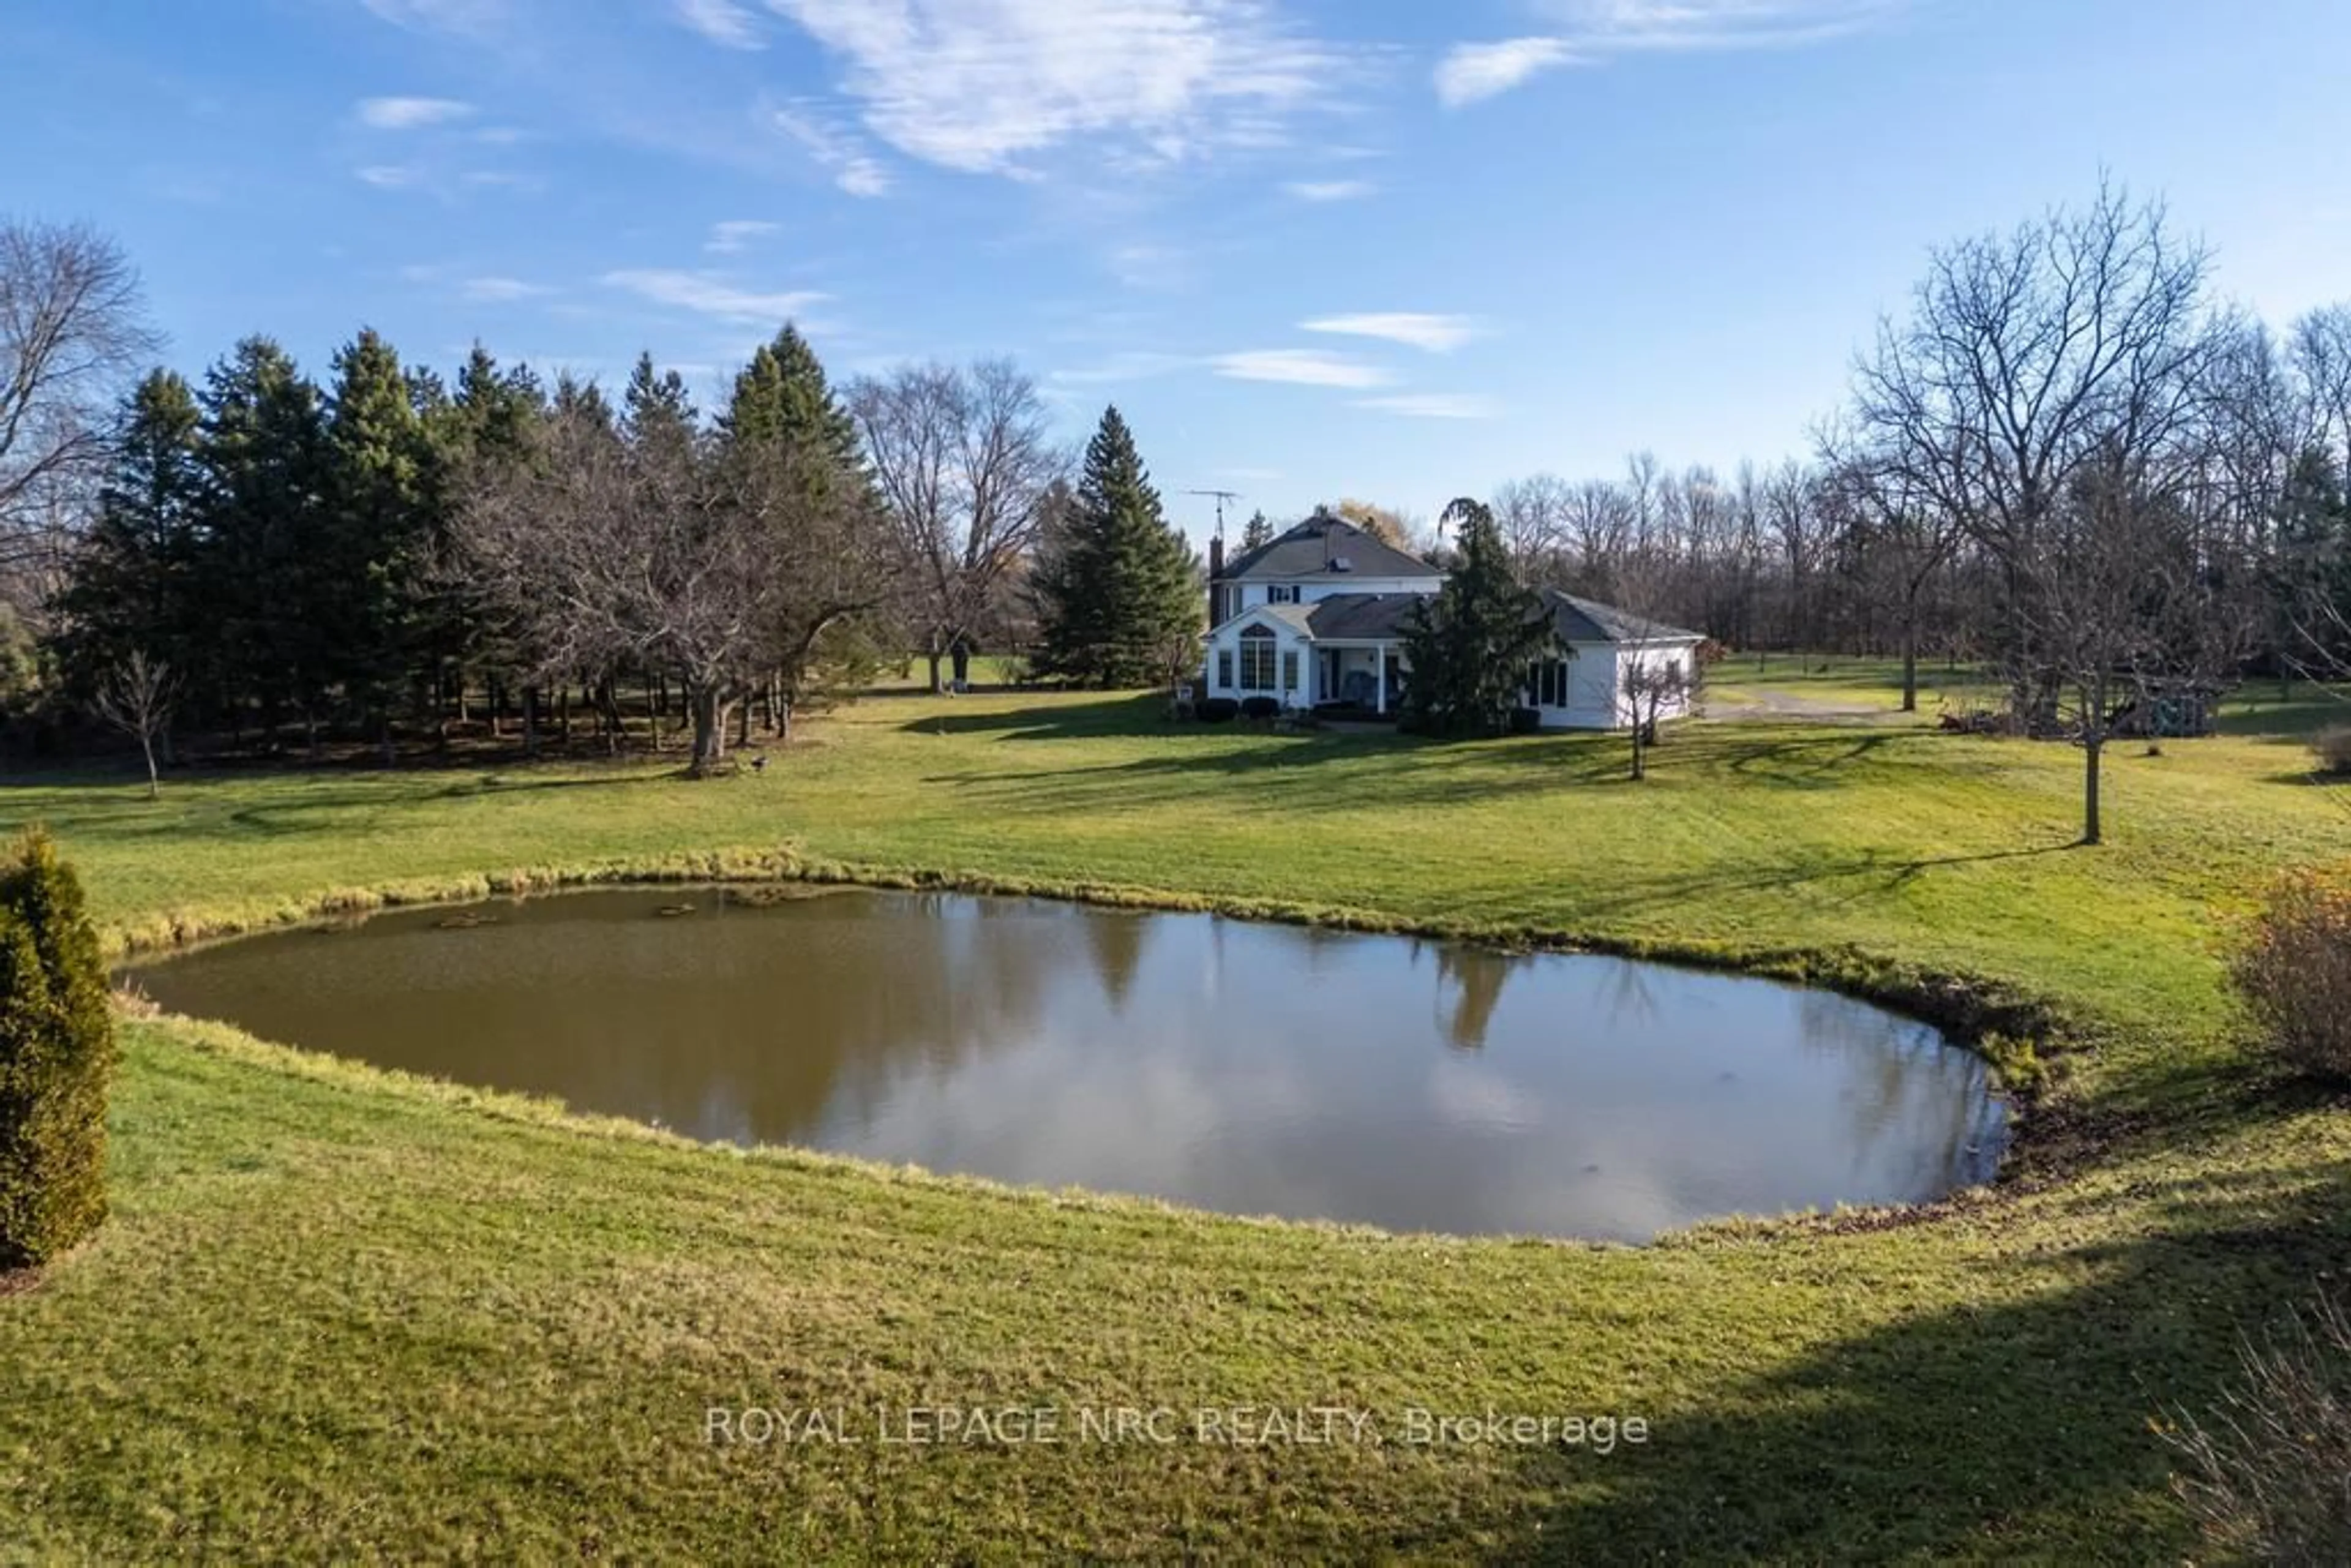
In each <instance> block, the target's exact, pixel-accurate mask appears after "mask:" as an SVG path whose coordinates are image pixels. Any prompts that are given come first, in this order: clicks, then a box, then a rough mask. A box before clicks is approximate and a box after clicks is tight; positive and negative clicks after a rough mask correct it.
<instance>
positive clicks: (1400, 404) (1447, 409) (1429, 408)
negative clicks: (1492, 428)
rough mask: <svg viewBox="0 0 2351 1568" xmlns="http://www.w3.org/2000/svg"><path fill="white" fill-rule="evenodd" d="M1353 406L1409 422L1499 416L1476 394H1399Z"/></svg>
mask: <svg viewBox="0 0 2351 1568" xmlns="http://www.w3.org/2000/svg"><path fill="white" fill-rule="evenodd" d="M1355 406H1356V407H1357V408H1375V409H1378V410H1379V411H1381V412H1382V413H1400V414H1404V415H1405V416H1407V417H1409V418H1413V419H1492V418H1493V417H1495V415H1497V414H1499V413H1501V410H1500V408H1499V406H1497V405H1496V403H1495V402H1494V400H1493V399H1491V398H1489V397H1482V396H1480V395H1479V394H1478V393H1476V392H1399V393H1397V394H1395V396H1392V397H1364V398H1357V399H1356V400H1355Z"/></svg>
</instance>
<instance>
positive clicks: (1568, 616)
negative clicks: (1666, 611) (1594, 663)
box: [1542, 588, 1706, 643]
mask: <svg viewBox="0 0 2351 1568" xmlns="http://www.w3.org/2000/svg"><path fill="white" fill-rule="evenodd" d="M1542 601H1543V608H1544V609H1545V610H1548V611H1549V612H1551V623H1552V626H1553V627H1554V628H1556V629H1557V631H1558V632H1559V640H1560V641H1561V642H1562V643H1703V642H1705V641H1706V633H1705V632H1691V631H1688V630H1687V629H1685V628H1683V627H1679V626H1668V625H1667V624H1666V623H1665V622H1662V621H1652V620H1650V619H1648V617H1646V616H1644V615H1635V614H1634V613H1633V612H1631V611H1629V610H1619V609H1617V608H1616V607H1615V606H1614V605H1613V604H1603V603H1601V602H1600V601H1598V600H1596V599H1578V598H1577V597H1576V596H1575V595H1574V594H1573V593H1562V592H1561V591H1559V590H1558V589H1556V588H1546V589H1544V590H1543V591H1542Z"/></svg>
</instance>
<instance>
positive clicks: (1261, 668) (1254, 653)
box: [1240, 626, 1274, 692]
mask: <svg viewBox="0 0 2351 1568" xmlns="http://www.w3.org/2000/svg"><path fill="white" fill-rule="evenodd" d="M1273 644H1274V633H1273V630H1272V628H1270V627H1267V626H1244V627H1242V628H1241V685H1240V689H1241V690H1243V691H1245V692H1270V691H1271V690H1273V664H1274V660H1273Z"/></svg>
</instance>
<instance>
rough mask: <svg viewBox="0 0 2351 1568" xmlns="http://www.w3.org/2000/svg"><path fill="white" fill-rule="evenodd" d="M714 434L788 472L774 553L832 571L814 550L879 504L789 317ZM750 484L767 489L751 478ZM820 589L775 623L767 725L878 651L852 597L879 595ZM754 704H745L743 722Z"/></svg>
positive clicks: (739, 386)
mask: <svg viewBox="0 0 2351 1568" xmlns="http://www.w3.org/2000/svg"><path fill="white" fill-rule="evenodd" d="M717 424H718V434H719V440H720V442H721V444H722V445H723V447H724V449H725V452H726V459H727V461H728V462H729V463H731V464H734V465H737V472H738V473H743V472H745V471H747V470H750V469H760V468H764V469H766V470H767V471H768V473H770V474H780V475H782V476H785V477H786V479H787V480H788V483H789V488H790V489H791V490H792V491H794V492H797V496H798V499H799V504H798V505H795V506H784V507H776V508H775V509H774V510H773V511H772V512H770V513H769V514H768V516H767V517H765V519H764V521H765V525H766V527H767V528H768V530H769V532H770V534H771V536H772V538H773V539H774V549H773V551H772V552H771V559H772V561H773V562H775V563H777V564H778V565H780V566H781V567H782V568H783V570H789V571H794V572H797V573H798V574H799V575H800V576H801V577H802V578H803V579H807V580H820V579H824V578H827V577H829V576H831V572H830V571H828V570H827V565H828V563H825V562H823V561H822V560H820V559H819V558H820V556H821V554H822V552H824V551H826V550H828V549H835V548H838V546H839V544H840V542H841V540H842V539H844V538H850V537H852V536H854V535H855V534H856V533H857V532H858V524H859V523H860V522H861V521H862V520H871V518H870V514H871V513H872V508H873V507H874V505H875V502H874V497H873V496H872V486H871V485H870V483H869V482H868V477H867V474H866V470H865V465H864V461H863V455H862V449H861V448H860V446H859V444H858V438H857V425H856V422H855V420H854V419H853V418H852V415H851V414H850V412H849V410H848V408H847V406H846V405H845V404H844V403H843V402H841V398H840V397H839V396H837V395H836V394H835V393H834V392H833V390H832V386H831V382H829V381H828V380H827V379H826V377H825V373H824V365H823V363H822V361H820V360H819V359H818V358H817V356H816V350H813V349H811V348H810V346H809V342H808V340H807V339H806V338H803V337H802V336H800V331H799V328H797V327H794V326H792V325H790V324H789V323H787V324H786V325H785V327H784V329H783V330H782V331H780V332H778V333H777V334H776V339H775V341H773V342H772V343H764V344H762V345H760V346H759V348H758V349H757V350H754V351H753V353H752V355H751V360H750V362H749V363H748V364H747V365H746V366H744V368H743V369H742V370H741V371H737V373H736V377H735V385H734V390H733V393H732V395H731V396H730V398H729V399H728V401H727V405H726V410H725V411H724V412H723V413H720V415H719V416H718V421H717ZM750 488H751V493H754V494H765V493H767V490H766V488H765V487H764V486H757V485H754V486H751V487H750ZM866 587H867V590H868V591H866V592H861V593H856V594H848V593H842V592H841V591H837V589H835V588H831V587H823V586H820V587H819V588H818V591H815V592H814V593H812V594H810V595H809V596H807V598H805V599H804V600H799V599H796V601H795V602H794V604H793V613H791V614H789V615H787V616H785V617H784V621H785V622H786V624H785V625H783V626H781V627H779V628H778V637H777V650H776V656H777V666H778V667H777V668H776V669H775V670H774V671H772V672H770V673H769V674H768V675H767V676H766V678H765V679H764V681H763V682H762V683H761V692H760V695H761V696H762V697H763V698H764V700H765V702H766V705H767V710H768V727H769V728H770V729H771V730H772V731H773V732H774V733H776V734H778V735H779V736H786V737H789V734H790V724H791V718H790V716H791V712H792V710H793V708H794V707H796V706H799V704H801V703H803V702H805V701H807V700H809V699H810V697H811V696H812V695H818V694H819V693H820V691H821V690H822V689H823V688H825V687H827V686H828V685H831V684H833V683H834V682H835V681H837V680H839V679H841V678H843V677H846V678H849V679H859V678H862V677H863V676H865V675H866V674H870V669H871V666H872V664H873V663H874V662H875V661H876V660H877V659H878V657H879V653H878V650H877V649H876V648H875V647H874V646H873V639H872V627H871V626H870V625H868V624H867V623H866V622H867V620H868V618H867V617H865V616H864V615H863V614H862V612H852V611H851V609H850V608H848V607H849V606H850V605H851V604H852V602H854V601H863V600H866V599H869V598H872V597H877V596H878V595H876V594H874V593H873V592H872V590H875V589H878V587H879V585H878V584H874V583H869V584H867V585H866ZM749 714H750V706H749V705H748V704H746V705H745V707H744V720H743V722H744V725H745V727H746V728H747V727H748V725H749V722H750V720H749Z"/></svg>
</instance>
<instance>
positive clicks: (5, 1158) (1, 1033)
mask: <svg viewBox="0 0 2351 1568" xmlns="http://www.w3.org/2000/svg"><path fill="white" fill-rule="evenodd" d="M113 1066H114V1019H113V1016H112V1014H111V1013H110V1011H109V1010H108V1006H107V997H106V967H105V965H104V964H103V963H101V962H100V961H99V953H98V934H97V933H96V932H95V931H94V930H93V929H91V926H90V923H89V915H87V914H86V913H85V912H84V910H83V908H82V896H81V884H80V883H79V882H78V881H77V880H75V877H74V873H73V871H72V869H71V868H70V867H68V865H67V864H66V863H65V862H63V861H61V860H59V859H58V858H57V846H56V845H55V844H54V843H52V842H51V841H49V839H48V837H47V834H44V833H41V832H39V831H33V832H30V833H27V834H26V835H25V837H24V838H23V839H22V840H21V841H19V843H18V845H17V849H16V855H15V857H14V858H13V859H12V860H10V861H9V862H7V863H6V864H5V866H0V1269H13V1268H18V1267H22V1266H25V1265H27V1264H39V1263H44V1262H47V1260H50V1259H51V1258H54V1257H56V1256H57V1254H58V1253H60V1252H62V1251H64V1250H65V1249H67V1248H68V1247H71V1246H72V1245H73V1244H74V1243H76V1242H77V1241H79V1240H81V1239H83V1238H84V1237H86V1236H88V1235H89V1233H90V1232H91V1231H92V1230H95V1229H96V1228H98V1225H99V1221H100V1220H102V1219H103V1218H105V1217H106V1086H107V1079H108V1077H109V1075H110V1073H111V1072H112V1071H113Z"/></svg>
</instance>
